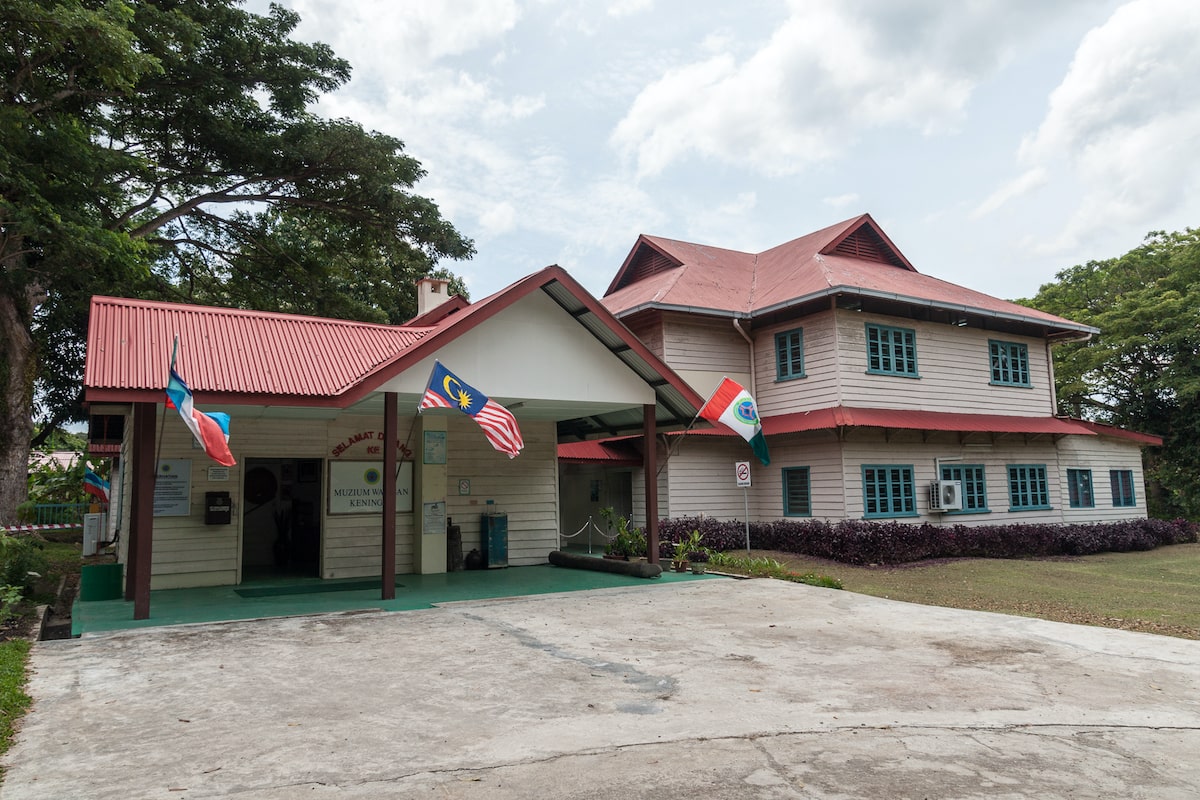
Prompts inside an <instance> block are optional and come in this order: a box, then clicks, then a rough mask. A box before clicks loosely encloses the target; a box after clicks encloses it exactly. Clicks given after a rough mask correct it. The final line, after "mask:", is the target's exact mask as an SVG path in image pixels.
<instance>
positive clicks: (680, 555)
mask: <svg viewBox="0 0 1200 800" xmlns="http://www.w3.org/2000/svg"><path fill="white" fill-rule="evenodd" d="M702 538H703V537H702V536H701V535H700V531H698V530H694V531H692V532H691V533H690V534H688V535H687V536H685V537H682V538H680V540H679V541H678V542H676V543H675V555H674V556H673V557H672V559H671V568H672V569H674V570H675V571H676V572H687V571H688V567H689V565H690V561H689V560H688V559H689V556H690V555H691V554H692V553H694V552H696V551H699V550H702V549H704V546H703V545H702V544H701V543H700V540H701V539H702Z"/></svg>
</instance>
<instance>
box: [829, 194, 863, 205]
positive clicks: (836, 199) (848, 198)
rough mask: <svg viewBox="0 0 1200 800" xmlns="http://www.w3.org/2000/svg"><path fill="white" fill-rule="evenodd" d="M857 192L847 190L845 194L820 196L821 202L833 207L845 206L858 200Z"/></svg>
mask: <svg viewBox="0 0 1200 800" xmlns="http://www.w3.org/2000/svg"><path fill="white" fill-rule="evenodd" d="M858 199H859V198H858V194H857V193H855V192H847V193H846V194H839V195H834V196H832V197H822V198H821V202H822V203H824V204H825V205H827V206H831V207H833V208H845V207H846V206H848V205H851V204H853V203H857V202H858Z"/></svg>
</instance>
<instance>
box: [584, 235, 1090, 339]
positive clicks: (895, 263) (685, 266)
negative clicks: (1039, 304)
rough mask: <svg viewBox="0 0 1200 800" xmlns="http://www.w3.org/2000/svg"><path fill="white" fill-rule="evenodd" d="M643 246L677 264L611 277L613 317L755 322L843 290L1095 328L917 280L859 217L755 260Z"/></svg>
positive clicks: (660, 242) (662, 242)
mask: <svg viewBox="0 0 1200 800" xmlns="http://www.w3.org/2000/svg"><path fill="white" fill-rule="evenodd" d="M860 234H861V235H860ZM856 236H857V237H859V238H855V237H856ZM866 240H870V243H872V244H873V246H874V247H875V250H874V251H872V253H873V254H874V255H871V257H870V258H855V257H853V256H852V255H848V254H843V255H839V253H844V252H846V250H847V249H851V250H852V249H853V248H843V249H842V250H838V249H837V247H836V244H839V243H840V244H844V243H846V242H858V243H859V244H862V243H863V242H864V241H866ZM647 241H648V242H653V243H654V244H655V245H657V246H658V247H659V248H661V249H662V250H664V251H665V252H669V253H670V254H671V255H672V256H674V257H675V258H677V259H678V260H679V261H680V264H681V266H679V267H676V268H674V269H670V270H667V271H663V272H656V273H654V274H652V275H650V276H649V277H646V278H643V279H642V280H638V281H633V282H631V280H630V276H629V275H628V274H621V275H618V279H619V280H618V279H614V282H613V285H612V287H610V293H609V294H608V295H607V296H605V298H604V301H603V302H604V305H605V307H607V308H608V309H609V310H610V311H612V312H613V313H614V314H625V313H628V312H632V311H634V310H640V309H644V308H649V307H660V308H674V309H681V310H685V311H699V312H703V313H709V314H727V315H732V316H754V315H757V314H760V313H769V312H771V311H774V310H777V309H781V308H786V307H788V306H791V305H794V304H796V303H797V302H800V301H805V300H811V299H816V298H819V297H821V296H823V295H826V294H830V293H836V292H837V291H838V290H845V291H848V292H851V293H853V292H860V293H863V294H865V295H875V296H878V297H885V298H893V299H896V300H898V301H901V302H911V303H915V304H919V305H927V306H934V307H938V308H947V309H952V310H962V311H970V312H975V313H978V314H980V315H983V316H992V317H998V318H1004V319H1009V320H1020V321H1022V322H1024V323H1026V324H1035V325H1039V326H1045V327H1048V328H1053V329H1058V330H1066V331H1078V332H1081V333H1087V332H1094V330H1095V329H1094V328H1091V327H1089V326H1087V325H1081V324H1079V323H1076V322H1072V321H1070V320H1067V319H1063V318H1062V317H1057V316H1055V315H1053V314H1047V313H1045V312H1043V311H1038V310H1036V309H1032V308H1027V307H1025V306H1022V305H1019V304H1017V303H1012V302H1009V301H1007V300H1001V299H999V298H996V297H992V296H990V295H986V294H983V293H982V292H976V291H974V290H971V289H967V288H966V287H963V286H958V285H956V284H953V283H949V282H947V281H943V280H939V279H937V278H933V277H930V276H928V275H922V274H921V273H919V272H917V271H916V270H915V269H913V268H912V266H911V265H910V264H908V262H907V261H906V260H905V259H904V256H903V254H901V253H899V251H897V250H895V249H894V248H893V247H892V245H891V244H890V242H889V241H888V240H887V239H886V234H883V233H882V231H880V230H879V229H878V226H877V225H876V224H875V222H874V221H873V220H872V219H871V218H870V216H869V215H866V214H863V215H860V216H858V217H854V218H852V219H849V220H845V221H843V222H840V223H838V224H836V225H831V226H829V227H827V228H824V229H822V230H819V231H816V232H814V233H810V234H807V235H805V236H801V237H799V238H798V239H793V240H792V241H790V242H785V243H784V244H781V245H778V246H776V247H773V248H771V249H769V250H765V251H763V252H762V253H759V254H757V255H751V254H748V253H740V252H737V251H733V250H722V249H720V248H716V247H706V246H702V245H695V244H690V243H688V242H678V241H674V240H671V239H662V238H659V237H652V236H644V235H643V236H641V237H639V239H638V244H637V245H635V248H637V247H642V246H643V243H644V242H647ZM831 245H834V246H832V247H831ZM627 266H628V262H627Z"/></svg>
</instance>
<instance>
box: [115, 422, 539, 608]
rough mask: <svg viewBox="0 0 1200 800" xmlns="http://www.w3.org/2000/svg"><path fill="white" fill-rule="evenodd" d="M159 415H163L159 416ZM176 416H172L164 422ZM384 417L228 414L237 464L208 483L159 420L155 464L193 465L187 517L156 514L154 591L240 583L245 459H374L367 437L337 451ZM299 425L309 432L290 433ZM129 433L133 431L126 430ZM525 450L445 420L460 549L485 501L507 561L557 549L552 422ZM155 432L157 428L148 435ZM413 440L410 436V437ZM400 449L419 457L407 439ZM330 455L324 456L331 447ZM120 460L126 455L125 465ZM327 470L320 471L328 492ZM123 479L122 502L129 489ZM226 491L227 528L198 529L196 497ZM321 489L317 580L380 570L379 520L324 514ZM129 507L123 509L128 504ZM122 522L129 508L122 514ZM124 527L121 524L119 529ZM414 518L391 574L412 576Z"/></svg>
mask: <svg viewBox="0 0 1200 800" xmlns="http://www.w3.org/2000/svg"><path fill="white" fill-rule="evenodd" d="M160 413H161V412H160ZM172 417H174V419H172ZM381 428H382V421H381V420H379V419H377V418H375V417H353V416H344V417H341V418H339V419H338V420H336V421H332V422H327V421H323V420H303V421H297V420H273V419H260V418H259V419H255V418H252V417H251V416H250V415H244V416H242V417H241V418H239V415H238V414H237V413H236V410H235V412H234V414H233V420H232V423H231V434H232V436H231V447H232V450H233V453H234V456H235V457H236V458H237V459H238V462H239V463H238V465H237V466H235V467H232V468H230V470H229V480H228V481H218V482H210V481H209V480H208V467H209V466H214V465H213V463H212V462H211V461H210V460H209V459H208V458H207V456H205V455H204V452H203V451H202V450H199V449H193V448H192V445H191V441H192V440H191V434H190V433H189V432H188V431H187V429H186V428H185V427H184V426H183V424H182V422H181V421H180V420H179V419H178V416H177V415H175V412H171V414H170V415H169V416H168V418H167V419H166V425H165V428H164V429H163V430H164V434H163V450H162V457H163V458H184V459H188V460H190V461H191V462H192V485H191V513H190V514H189V515H188V516H186V517H155V518H154V555H153V558H154V563H153V570H152V572H153V575H152V587H153V588H155V589H161V588H174V587H186V586H216V585H225V584H234V583H237V582H238V580H239V579H240V573H239V563H240V560H241V537H242V516H243V514H244V511H245V509H244V506H243V502H242V476H243V468H244V465H245V462H246V460H247V459H254V458H294V459H301V458H311V459H322V460H324V461H325V462H326V465H327V464H328V462H329V461H330V460H375V459H376V458H379V455H378V454H377V453H368V452H367V448H368V447H372V446H376V445H378V440H377V438H375V437H364V438H363V439H361V440H360V441H359V442H357V443H354V444H352V445H350V446H348V447H345V443H346V442H347V440H349V439H350V438H352V437H354V436H355V435H356V434H360V433H363V432H372V433H376V434H377V433H378V431H379V430H380V429H381ZM298 429H303V430H304V431H305V432H306V433H308V434H309V435H307V436H305V435H297V431H298ZM411 429H412V418H411V417H402V418H401V420H400V431H401V436H402V437H408V435H409V432H410V430H411ZM127 430H129V431H131V430H132V426H127ZM521 431H522V434H523V436H524V438H525V450H524V451H523V452H522V454H521V455H520V456H519V457H517V458H516V459H513V460H511V461H510V460H509V459H508V457H507V456H505V455H503V454H501V453H497V452H496V451H495V450H493V449H492V447H491V445H489V444H488V442H487V440H486V439H485V438H484V437H483V434H482V432H481V431H480V430H479V426H478V425H477V424H476V423H474V422H473V421H471V420H469V419H467V418H465V417H451V418H450V425H449V433H450V435H449V437H448V448H447V449H448V454H447V461H448V466H449V469H450V478H451V480H450V483H449V485H448V486H447V488H446V491H447V515H448V516H450V517H451V518H452V519H454V520H455V522H457V523H459V524H460V525H462V528H463V540H464V546H465V547H466V549H467V550H469V549H470V548H472V547H477V546H478V544H479V528H480V526H479V516H480V514H481V513H482V510H483V507H484V505H485V500H486V499H487V498H493V499H495V501H496V504H497V506H498V507H499V508H500V509H501V510H503V511H505V512H507V513H508V515H509V563H510V564H514V565H521V564H540V563H544V562H545V560H546V554H547V553H548V552H549V551H550V550H552V549H554V548H555V547H556V546H557V543H558V519H557V495H558V470H557V463H556V458H555V456H556V453H555V427H554V423H552V422H530V421H526V422H522V424H521ZM156 433H157V431H156ZM413 439H414V440H415V439H416V436H415V435H414V436H413ZM408 446H409V448H410V449H411V450H413V451H414V452H419V448H418V447H417V445H416V443H415V441H411V440H410V441H409V442H408ZM339 448H343V449H341V451H340V456H339V458H338V459H333V458H332V453H333V452H334V451H335V450H337V449H339ZM125 463H128V459H125ZM460 477H463V478H470V479H471V494H470V495H469V496H460V495H458V493H457V492H458V478H460ZM327 478H328V475H327V473H325V474H322V476H321V480H322V486H323V487H324V486H326V485H327V484H326V483H325V481H326V480H327ZM131 485H132V484H131V481H128V480H126V481H125V487H126V489H125V492H126V500H125V502H126V504H128V496H127V492H128V487H130V486H131ZM206 491H227V492H229V493H230V496H231V497H232V499H233V520H232V523H231V524H229V525H205V524H204V505H203V504H204V493H205V492H206ZM326 501H327V496H326V492H325V491H324V489H323V491H322V550H321V575H322V576H323V577H325V578H351V577H369V576H374V575H378V574H379V569H380V553H379V544H380V536H381V531H380V527H381V526H380V520H379V517H378V516H377V515H361V516H359V515H335V516H329V515H328V513H327V512H328V509H327V508H326V507H325V502H326ZM127 507H128V505H127ZM127 517H128V512H127V514H126V518H127ZM126 525H127V523H126ZM414 526H415V523H414V514H413V513H412V512H402V513H399V514H397V515H396V570H397V572H399V573H406V572H412V570H413V536H414Z"/></svg>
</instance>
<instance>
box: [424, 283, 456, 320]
mask: <svg viewBox="0 0 1200 800" xmlns="http://www.w3.org/2000/svg"><path fill="white" fill-rule="evenodd" d="M449 299H450V281H448V280H446V279H445V278H421V280H419V281H417V315H418V316H420V315H421V314H424V313H425V312H426V311H430V310H432V309H435V308H437V307H438V306H440V305H441V304H442V303H444V302H446V301H447V300H449Z"/></svg>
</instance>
